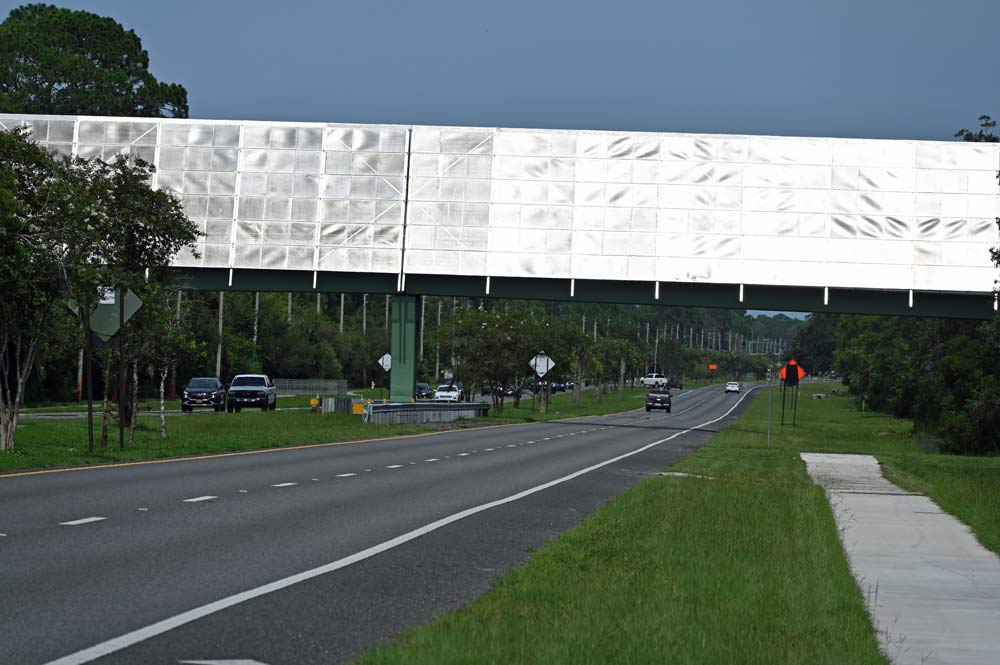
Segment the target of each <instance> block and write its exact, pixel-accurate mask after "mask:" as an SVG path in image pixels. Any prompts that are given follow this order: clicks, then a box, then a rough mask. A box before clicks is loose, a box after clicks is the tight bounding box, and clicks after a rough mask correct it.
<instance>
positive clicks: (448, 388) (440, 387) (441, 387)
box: [438, 386, 458, 392]
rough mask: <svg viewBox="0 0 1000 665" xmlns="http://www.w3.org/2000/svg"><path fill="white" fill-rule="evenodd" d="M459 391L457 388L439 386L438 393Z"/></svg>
mask: <svg viewBox="0 0 1000 665" xmlns="http://www.w3.org/2000/svg"><path fill="white" fill-rule="evenodd" d="M457 390H458V388H456V387H455V386H438V392H453V391H457Z"/></svg>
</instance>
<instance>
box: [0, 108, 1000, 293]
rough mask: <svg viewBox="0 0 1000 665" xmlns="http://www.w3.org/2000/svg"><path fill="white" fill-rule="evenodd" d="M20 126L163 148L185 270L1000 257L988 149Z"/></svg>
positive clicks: (972, 260)
mask: <svg viewBox="0 0 1000 665" xmlns="http://www.w3.org/2000/svg"><path fill="white" fill-rule="evenodd" d="M15 125H26V126H28V127H30V129H31V132H32V136H33V137H34V138H35V139H36V140H38V141H39V142H41V143H43V144H44V145H46V146H47V147H49V148H50V149H52V150H54V151H57V152H60V153H63V154H71V153H74V154H78V155H80V156H82V157H97V158H102V159H115V158H116V157H117V156H118V155H122V154H129V155H135V156H138V157H141V158H142V159H145V160H147V161H150V162H153V163H154V164H155V165H156V166H157V174H156V176H155V183H156V185H157V186H159V187H162V188H167V189H170V190H172V191H174V192H176V193H177V194H178V195H179V196H180V197H181V200H182V202H183V204H184V206H185V210H186V211H187V212H188V214H189V216H190V217H191V218H192V219H193V220H194V221H195V223H196V225H197V227H198V228H199V229H200V230H201V231H202V232H203V234H204V235H203V236H202V237H201V238H200V239H199V243H198V252H199V253H200V254H201V256H200V257H199V258H195V257H194V256H193V254H191V253H190V252H182V253H181V254H180V255H178V257H177V258H176V259H175V263H176V264H177V265H185V266H202V267H236V268H266V269H301V270H311V269H316V270H349V271H364V272H369V271H373V272H398V271H401V270H405V271H408V272H417V273H427V274H463V275H480V276H518V277H527V276H534V277H558V278H581V279H611V280H633V281H653V280H660V281H664V282H671V281H682V282H684V281H693V282H708V283H726V284H728V283H741V284H766V285H771V284H774V285H786V284H800V285H810V286H830V287H834V288H837V287H840V288H881V289H899V290H908V289H918V290H945V291H970V292H988V291H990V290H991V288H992V286H993V279H994V277H995V272H996V270H995V268H994V267H993V266H992V265H991V263H990V261H989V249H990V247H992V246H994V245H996V244H997V243H998V242H1000V236H998V231H997V227H996V223H995V221H994V220H995V218H996V217H997V216H998V215H1000V197H998V189H997V179H996V176H997V171H998V169H1000V146H997V145H996V144H970V143H958V142H931V141H885V140H852V139H826V138H797V137H769V136H719V135H698V134H655V133H631V132H591V131H560V130H531V129H496V128H461V127H424V126H414V127H399V126H379V125H336V124H321V123H278V122H274V123H270V122H236V121H209V120H175V119H155V120H151V119H139V118H93V117H63V116H28V117H26V116H16V115H0V127H3V128H7V127H12V126H15ZM408 131H409V132H411V137H412V138H411V141H410V143H409V147H408V144H407V133H408ZM407 191H408V193H409V196H408V197H407V196H406V194H407ZM404 199H408V200H404ZM404 209H405V210H406V219H405V220H404V219H403V216H404ZM404 221H405V225H406V227H407V228H406V230H405V233H404ZM404 237H405V245H406V246H405V248H404ZM404 249H405V265H404V264H403V257H404Z"/></svg>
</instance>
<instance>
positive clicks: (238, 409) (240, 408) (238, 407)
mask: <svg viewBox="0 0 1000 665" xmlns="http://www.w3.org/2000/svg"><path fill="white" fill-rule="evenodd" d="M235 408H236V413H239V412H240V411H242V410H243V407H242V406H237V407H235Z"/></svg>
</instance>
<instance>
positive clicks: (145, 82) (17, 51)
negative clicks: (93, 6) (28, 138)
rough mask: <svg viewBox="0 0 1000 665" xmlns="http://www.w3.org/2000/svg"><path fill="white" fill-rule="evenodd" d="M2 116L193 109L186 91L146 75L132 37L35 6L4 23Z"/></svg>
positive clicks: (113, 24)
mask: <svg viewBox="0 0 1000 665" xmlns="http://www.w3.org/2000/svg"><path fill="white" fill-rule="evenodd" d="M0 112H4V113H39V114H46V113H51V114H70V115H72V114H84V115H113V116H140V117H175V118H186V117H187V115H188V103H187V91H186V90H185V89H184V87H183V86H181V85H179V84H177V83H161V82H159V81H157V80H156V78H155V77H154V76H153V75H152V74H151V73H150V72H149V54H148V53H147V52H146V51H145V50H143V48H142V40H140V39H139V36H138V35H136V34H135V32H134V31H132V30H126V29H125V28H124V27H122V26H121V25H120V24H119V23H118V22H117V21H115V20H114V19H111V18H107V17H104V16H98V15H96V14H92V13H90V12H86V11H74V10H71V9H64V8H61V7H56V6H54V5H45V4H30V5H24V6H21V7H18V8H16V9H14V10H12V11H11V12H10V15H9V16H8V17H7V19H6V20H5V21H4V22H3V23H0Z"/></svg>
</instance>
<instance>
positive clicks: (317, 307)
mask: <svg viewBox="0 0 1000 665" xmlns="http://www.w3.org/2000/svg"><path fill="white" fill-rule="evenodd" d="M316 313H317V314H319V294H318V293H317V294H316Z"/></svg>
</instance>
